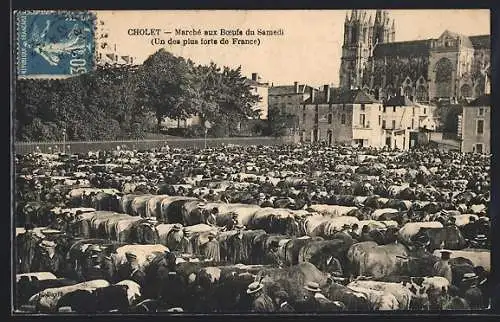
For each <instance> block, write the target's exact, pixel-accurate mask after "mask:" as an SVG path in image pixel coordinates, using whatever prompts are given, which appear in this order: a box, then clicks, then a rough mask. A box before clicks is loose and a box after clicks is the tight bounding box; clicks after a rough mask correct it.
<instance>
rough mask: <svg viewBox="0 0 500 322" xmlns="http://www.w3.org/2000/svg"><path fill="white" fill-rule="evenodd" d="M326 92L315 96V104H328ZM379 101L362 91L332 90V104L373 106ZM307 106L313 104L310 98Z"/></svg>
mask: <svg viewBox="0 0 500 322" xmlns="http://www.w3.org/2000/svg"><path fill="white" fill-rule="evenodd" d="M325 98H326V97H325V92H324V91H319V92H317V93H316V94H315V99H314V104H326V103H327V102H326V99H325ZM377 102H378V101H377V100H376V99H375V98H373V97H372V96H371V95H369V94H366V93H365V92H364V91H363V90H361V89H354V90H345V89H340V88H330V102H328V103H332V104H372V103H377ZM304 103H305V104H311V98H308V99H307V100H306V101H305V102H304Z"/></svg>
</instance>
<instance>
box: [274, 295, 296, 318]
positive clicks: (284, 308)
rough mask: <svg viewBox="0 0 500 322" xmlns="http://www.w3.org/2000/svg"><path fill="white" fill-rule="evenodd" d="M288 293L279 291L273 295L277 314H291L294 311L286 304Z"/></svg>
mask: <svg viewBox="0 0 500 322" xmlns="http://www.w3.org/2000/svg"><path fill="white" fill-rule="evenodd" d="M288 301H289V300H288V293H287V292H286V291H284V290H279V291H278V292H276V293H275V294H274V303H275V304H276V308H277V310H276V311H277V312H279V313H293V312H295V309H294V308H293V307H292V306H291V305H290V303H289V302H288Z"/></svg>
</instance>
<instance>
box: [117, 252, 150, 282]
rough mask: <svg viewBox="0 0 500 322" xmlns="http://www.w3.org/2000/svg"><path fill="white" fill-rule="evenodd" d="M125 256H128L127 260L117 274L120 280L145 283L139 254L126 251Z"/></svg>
mask: <svg viewBox="0 0 500 322" xmlns="http://www.w3.org/2000/svg"><path fill="white" fill-rule="evenodd" d="M125 257H126V258H127V262H126V263H125V264H124V265H122V266H121V267H120V268H119V269H118V274H117V276H118V278H119V281H123V280H131V281H134V282H136V283H137V284H139V285H143V283H144V278H145V274H144V272H142V271H141V270H140V267H139V263H138V261H137V255H135V254H134V253H131V252H126V253H125Z"/></svg>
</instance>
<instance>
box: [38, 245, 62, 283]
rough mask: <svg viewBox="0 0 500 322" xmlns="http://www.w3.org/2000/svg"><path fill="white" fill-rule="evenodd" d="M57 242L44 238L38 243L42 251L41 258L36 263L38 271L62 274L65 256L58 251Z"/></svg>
mask: <svg viewBox="0 0 500 322" xmlns="http://www.w3.org/2000/svg"><path fill="white" fill-rule="evenodd" d="M56 246H57V244H56V243H55V242H53V241H50V240H42V242H41V243H40V244H39V245H38V247H39V248H38V249H39V251H40V256H39V260H38V261H37V264H36V265H35V268H36V271H39V272H51V273H54V274H55V275H56V276H57V275H59V274H60V271H59V270H60V268H61V267H62V263H63V258H62V256H61V254H59V253H58V252H57V251H56Z"/></svg>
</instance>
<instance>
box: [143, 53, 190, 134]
mask: <svg viewBox="0 0 500 322" xmlns="http://www.w3.org/2000/svg"><path fill="white" fill-rule="evenodd" d="M193 69H194V66H193V64H192V63H191V62H186V61H185V60H184V58H182V57H175V56H173V55H172V54H171V53H169V52H167V51H165V50H164V49H160V50H159V51H157V52H156V53H155V54H153V55H152V56H150V57H149V58H148V59H147V60H146V61H145V62H144V64H143V65H142V66H141V68H140V69H139V72H138V100H139V102H140V104H141V105H142V106H145V107H147V108H149V109H151V110H152V111H154V113H155V117H156V120H157V125H158V130H159V129H160V125H161V121H162V120H163V118H164V117H169V118H174V119H183V120H185V119H186V118H188V117H189V116H191V115H193V114H194V113H195V112H196V110H197V107H196V102H197V98H198V94H196V92H195V87H194V80H195V77H194V70H193Z"/></svg>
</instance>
